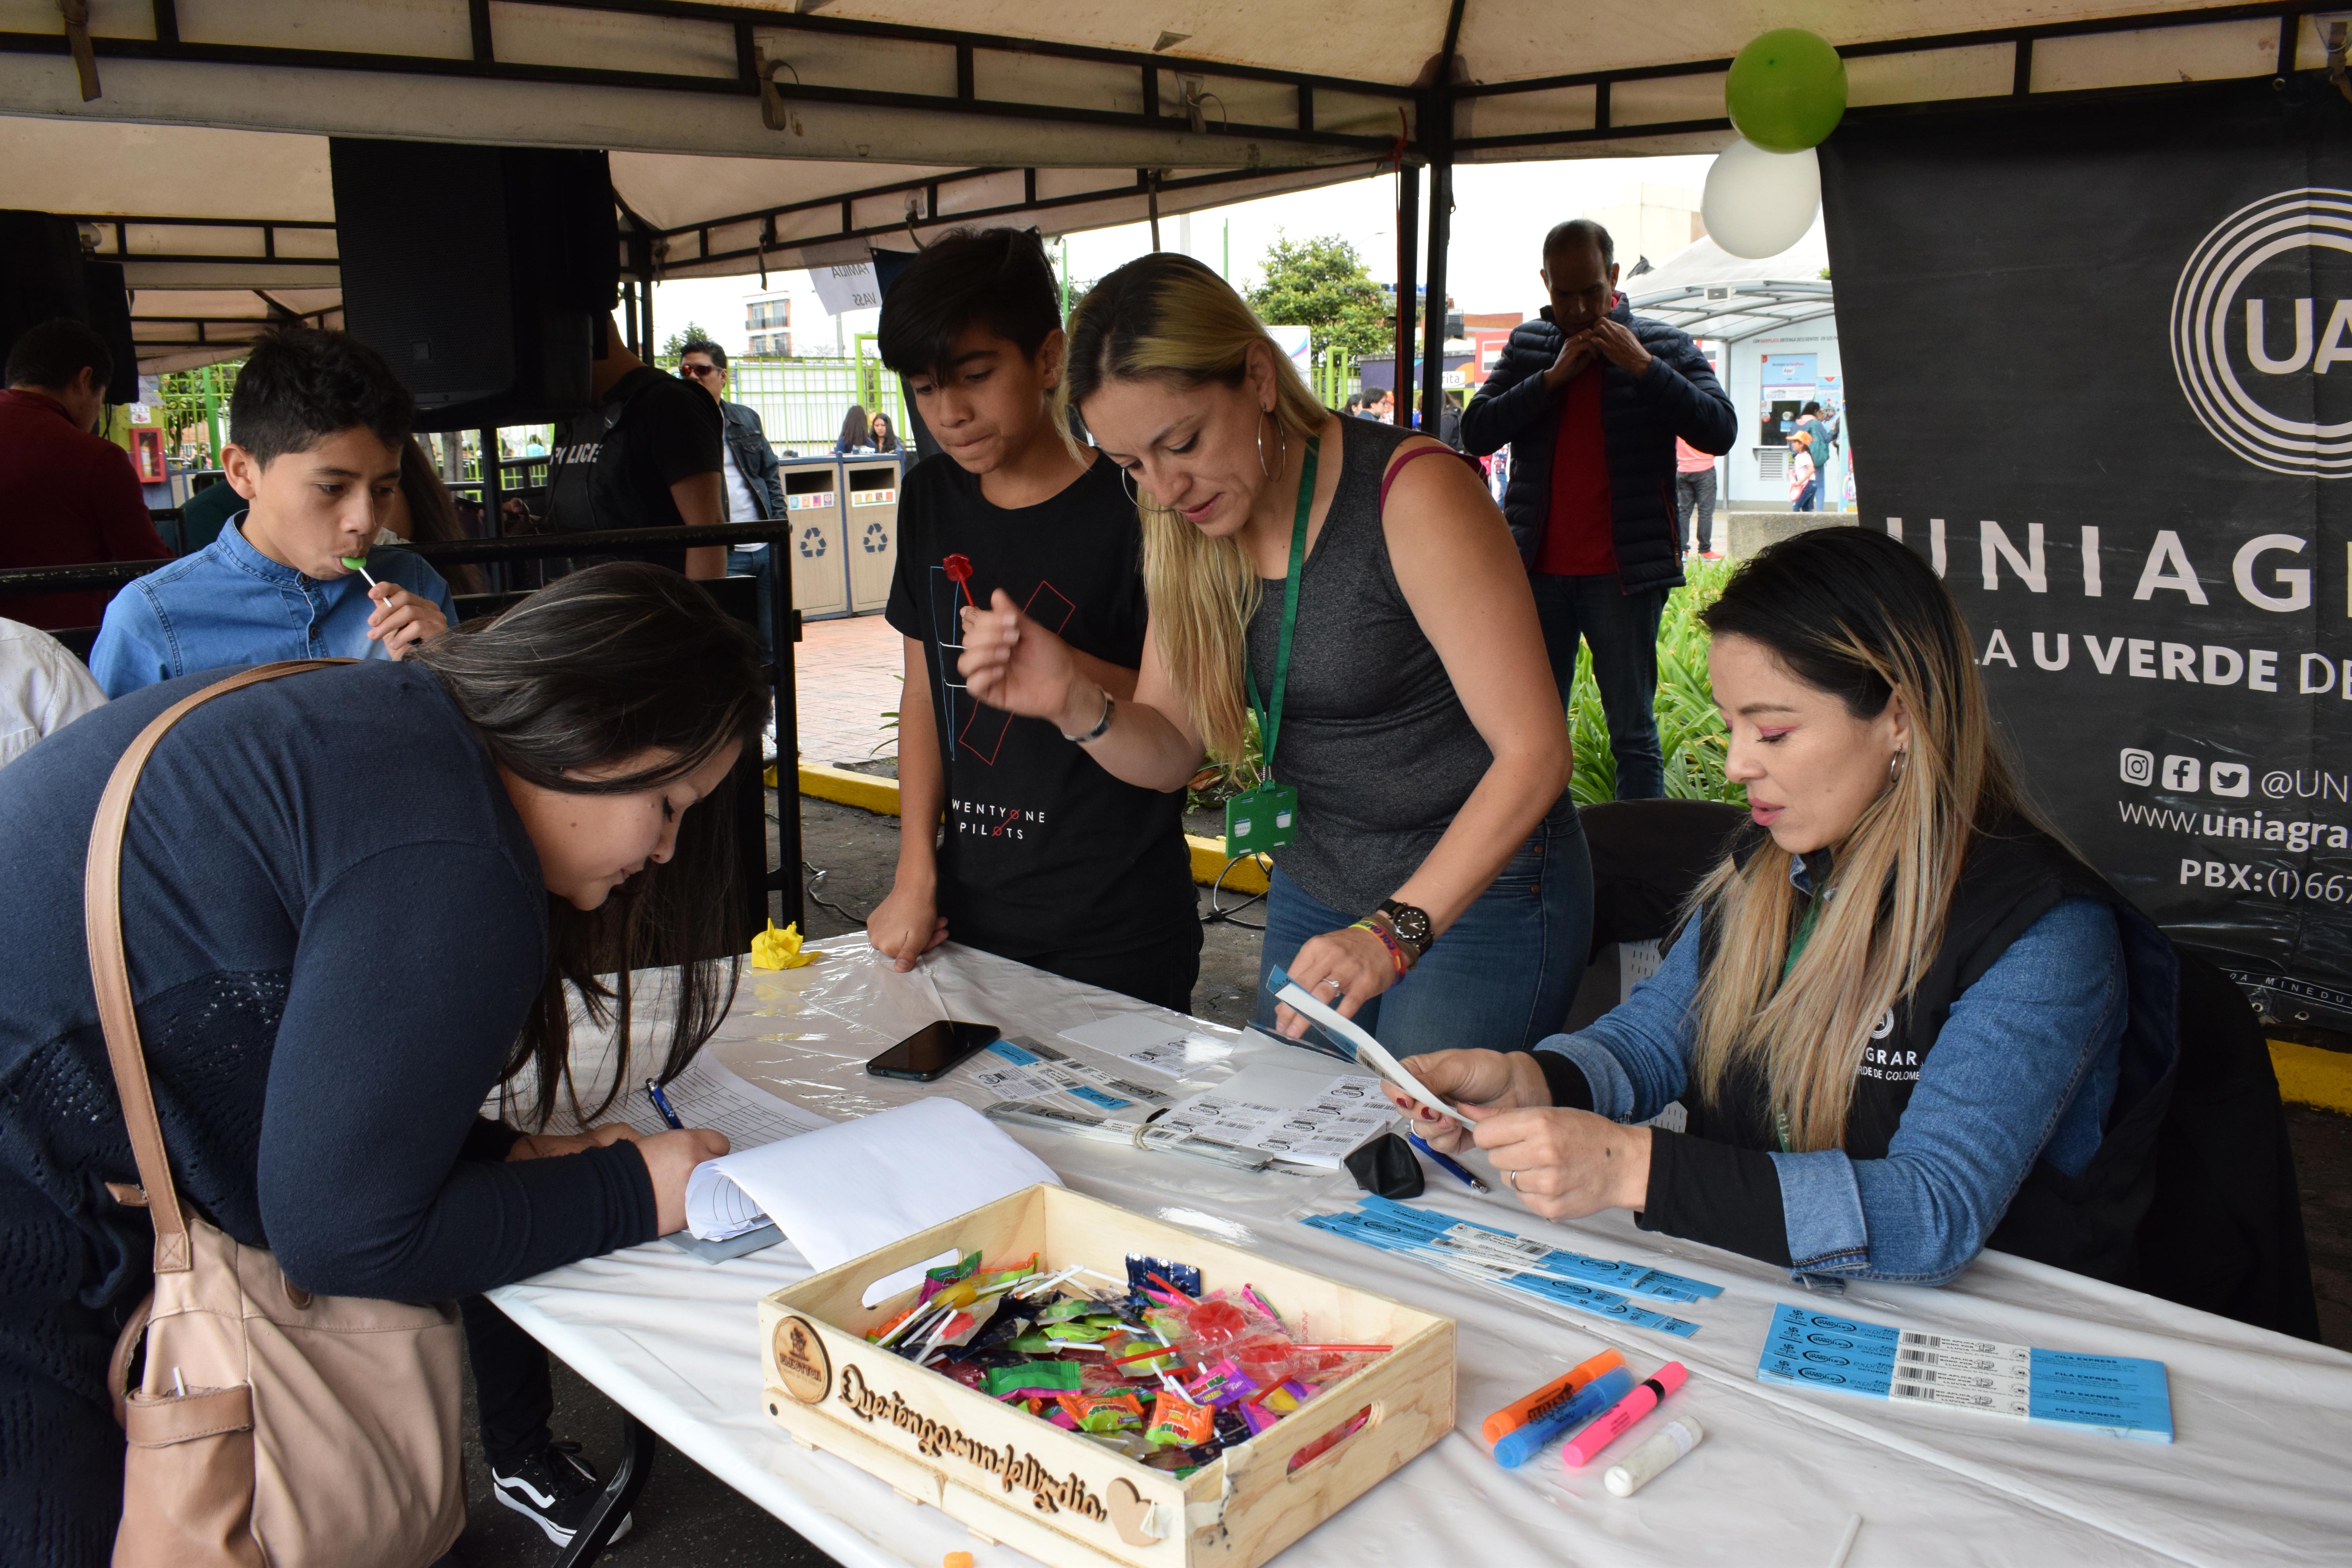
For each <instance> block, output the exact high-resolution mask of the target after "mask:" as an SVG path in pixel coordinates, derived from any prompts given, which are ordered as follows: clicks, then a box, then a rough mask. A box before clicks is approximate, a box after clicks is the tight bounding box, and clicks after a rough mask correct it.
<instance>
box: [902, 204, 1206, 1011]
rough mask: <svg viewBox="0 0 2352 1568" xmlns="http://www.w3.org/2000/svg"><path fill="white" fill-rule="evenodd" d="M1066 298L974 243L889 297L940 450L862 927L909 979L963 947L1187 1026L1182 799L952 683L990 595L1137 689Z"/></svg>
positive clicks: (1114, 694) (1129, 558)
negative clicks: (1128, 779)
mask: <svg viewBox="0 0 2352 1568" xmlns="http://www.w3.org/2000/svg"><path fill="white" fill-rule="evenodd" d="M1058 294H1059V289H1058V286H1057V285H1056V283H1055V279H1054V271H1053V268H1052V266H1051V264H1050V263H1049V262H1047V260H1046V259H1045V247H1044V246H1043V245H1042V244H1040V243H1039V241H1038V238H1037V237H1036V235H1035V234H1034V233H1033V232H1029V231H1026V230H1013V229H988V230H971V229H962V230H957V231H955V232H953V233H950V234H947V235H942V236H941V237H939V238H938V239H936V240H934V241H932V242H931V244H930V245H929V247H926V248H925V249H924V251H923V252H922V254H921V255H920V256H919V257H917V258H915V259H914V260H913V261H911V262H909V263H908V266H907V268H906V270H905V271H904V272H902V273H900V274H899V276H898V279H897V280H896V281H894V282H893V283H892V284H891V286H890V289H889V292H888V293H887V295H885V296H884V298H883V301H882V321H881V329H880V334H879V337H880V342H879V347H880V349H881V353H882V363H885V364H887V365H888V366H889V367H890V368H891V369H892V370H893V371H896V372H897V373H898V374H900V375H902V376H904V377H906V378H907V384H908V389H909V391H910V392H911V394H912V395H913V397H914V399H915V404H916V407H917V408H918V409H919V411H920V413H921V416H922V421H923V424H924V425H925V426H927V427H928V428H929V430H930V432H931V435H932V437H934V438H935V439H936V440H937V441H938V443H939V445H940V448H941V455H940V456H937V457H933V458H928V459H926V460H925V461H923V462H921V463H919V464H917V465H916V466H915V468H913V469H912V470H911V471H910V472H908V475H907V479H906V483H905V487H904V488H903V489H902V490H901V491H900V494H899V501H898V521H899V542H898V574H897V577H896V578H895V580H894V581H893V582H892V584H891V588H890V604H889V609H888V616H889V620H890V624H891V625H892V626H896V627H897V628H898V631H899V633H900V634H901V635H902V636H903V637H905V638H906V669H907V699H906V700H905V701H904V702H903V703H901V704H900V707H899V721H898V722H899V729H898V792H899V802H900V813H899V819H898V820H899V833H898V877H897V879H896V881H895V882H894V883H893V885H892V887H891V889H890V896H889V897H888V898H887V899H885V900H883V901H882V903H881V905H880V906H879V907H878V908H877V909H876V910H875V911H874V914H873V918H872V919H871V920H869V921H867V922H866V931H867V932H868V933H869V934H870V936H871V937H872V939H873V942H874V946H875V948H876V949H877V951H879V952H884V953H887V954H888V955H889V956H890V957H891V958H893V959H895V960H896V961H897V962H898V967H899V968H900V969H902V970H905V969H911V968H912V967H913V966H914V963H915V960H916V959H917V958H919V956H921V955H922V954H923V953H925V952H929V951H930V949H932V948H933V947H935V946H937V945H938V944H939V943H940V942H944V941H946V940H947V939H948V938H949V937H950V936H952V937H954V938H955V940H957V941H958V942H963V943H966V944H967V945H969V946H972V947H978V948H982V949H983V950H985V951H987V952H994V953H999V954H1002V955H1003V956H1004V957H1006V958H1013V959H1018V960H1020V961H1021V962H1022V963H1029V964H1034V966H1036V967H1037V968H1039V969H1044V970H1047V971H1049V972H1051V973H1055V974H1060V975H1064V976H1066V977H1067V978H1069V979H1072V980H1077V981H1081V982H1084V983H1085V984H1091V985H1100V986H1102V987H1104V988H1106V989H1108V990H1112V991H1118V992H1123V993H1125V994H1128V995H1129V996H1134V997H1138V998H1140V999H1141V1000H1143V1001H1146V1002H1154V1003H1158V1004H1159V1005H1161V1006H1164V1007H1172V1008H1174V1009H1176V1010H1177V1011H1179V1012H1183V1011H1186V1010H1188V1009H1189V1007H1190V1005H1191V1002H1192V983H1193V981H1194V980H1195V979H1196V978H1198V976H1199V974H1200V968H1201V925H1200V918H1199V907H1198V903H1197V900H1196V899H1195V896H1194V893H1193V890H1192V857H1191V853H1190V851H1189V850H1188V849H1187V847H1186V846H1185V843H1184V836H1183V826H1182V816H1181V812H1182V808H1183V795H1182V792H1181V791H1179V792H1177V793H1175V794H1162V793H1160V791H1157V790H1149V789H1139V788H1138V787H1136V786H1134V785H1132V784H1122V783H1120V782H1119V781H1118V780H1117V779H1115V778H1113V777H1111V776H1110V775H1109V774H1108V773H1105V772H1104V771H1103V770H1102V769H1101V768H1099V767H1097V766H1096V765H1095V763H1094V761H1093V759H1091V758H1089V757H1087V755H1086V754H1085V753H1084V752H1081V751H1080V750H1079V748H1078V747H1077V745H1076V744H1075V743H1074V742H1073V740H1072V739H1071V738H1069V737H1066V736H1064V735H1062V734H1061V733H1059V732H1058V731H1055V728H1054V726H1053V725H1051V724H1049V723H1047V722H1045V721H1043V720H1039V719H1017V718H1014V717H1013V715H1012V714H1010V713H1007V712H1005V711H1004V710H1002V709H998V708H991V707H987V706H985V705H983V704H982V703H980V702H977V701H975V700H973V699H972V698H971V695H970V694H969V693H968V692H967V691H966V690H965V689H964V687H963V682H962V678H961V676H960V675H959V674H958V673H957V671H956V660H957V658H959V656H960V655H961V650H962V646H963V641H964V635H963V633H964V624H965V619H966V617H968V616H971V615H972V614H973V613H974V611H975V608H976V607H984V606H986V605H987V604H988V603H989V598H990V595H992V593H994V592H996V591H997V590H1000V589H1001V590H1003V592H1005V593H1006V594H1008V595H1011V596H1012V599H1013V603H1014V604H1015V605H1019V606H1020V607H1021V608H1023V609H1024V611H1025V612H1026V613H1027V614H1028V615H1030V616H1033V617H1034V618H1036V619H1038V620H1039V621H1041V622H1043V623H1044V624H1045V626H1048V627H1049V628H1051V629H1052V630H1054V631H1055V633H1056V634H1058V635H1059V636H1060V637H1062V638H1063V640H1065V641H1066V642H1067V643H1068V644H1069V645H1070V646H1071V647H1072V648H1074V649H1075V650H1076V655H1077V658H1078V660H1079V662H1080V664H1081V665H1082V666H1083V668H1084V669H1085V672H1086V674H1087V677H1088V679H1092V680H1094V681H1095V682H1096V683H1097V684H1098V685H1099V686H1101V687H1102V688H1103V689H1104V690H1105V691H1106V692H1108V693H1109V694H1110V696H1111V698H1113V699H1115V700H1118V699H1129V698H1132V697H1133V696H1134V694H1135V677H1136V669H1137V668H1138V667H1139V665H1140V664H1141V662H1142V659H1143V637H1144V624H1145V619H1146V616H1145V609H1144V597H1143V573H1142V549H1143V542H1142V530H1141V526H1140V523H1139V520H1138V518H1137V515H1136V510H1135V503H1134V501H1133V500H1131V499H1130V498H1129V494H1128V491H1127V488H1126V486H1125V485H1124V484H1122V483H1121V482H1120V478H1119V474H1118V468H1117V466H1116V465H1114V464H1112V463H1110V462H1108V460H1106V459H1104V458H1102V457H1101V455H1100V454H1099V453H1097V451H1096V450H1095V449H1094V448H1092V447H1076V448H1073V447H1071V446H1070V445H1069V444H1068V443H1067V442H1066V440H1065V438H1064V437H1063V435H1062V432H1061V430H1060V428H1059V427H1058V426H1056V424H1055V419H1054V416H1053V408H1052V395H1053V391H1054V388H1055V385H1056V384H1058V383H1059V382H1060V381H1061V378H1062V374H1063V353H1064V349H1065V342H1064V339H1063V335H1062V326H1061V320H1060V313H1059V306H1058ZM918 693H923V694H925V695H926V696H928V698H929V700H921V699H920V698H919V697H918V695H917V694H918ZM942 812H944V813H945V816H946V829H945V832H944V834H943V835H942V834H940V833H939V832H938V828H937V825H938V824H939V822H940V816H941V814H942Z"/></svg>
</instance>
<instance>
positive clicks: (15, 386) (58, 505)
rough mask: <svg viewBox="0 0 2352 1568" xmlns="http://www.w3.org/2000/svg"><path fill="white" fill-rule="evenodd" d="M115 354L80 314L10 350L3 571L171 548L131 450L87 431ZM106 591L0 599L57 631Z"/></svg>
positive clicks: (93, 610) (2, 478) (93, 621)
mask: <svg viewBox="0 0 2352 1568" xmlns="http://www.w3.org/2000/svg"><path fill="white" fill-rule="evenodd" d="M113 374H114V356H113V355H112V354H110V353H108V352H107V348H106V342H105V341H104V340H103V339H101V338H100V336H99V335H98V334H97V333H96V332H94V331H90V330H89V328H88V327H86V326H83V325H82V324H81V323H80V322H79V321H66V320H63V319H59V320H57V321H44V322H42V323H41V324H40V325H39V326H37V327H35V328H34V329H33V330H32V331H28V332H26V334H25V335H24V336H23V337H20V338H18V339H17V340H16V346H15V347H13V348H11V349H10V350H9V351H8V390H7V391H5V392H0V569H5V568H13V567H18V566H75V565H80V564H83V563H89V562H98V561H161V560H163V559H165V558H167V557H169V556H170V554H171V553H172V552H171V551H169V550H167V549H166V548H164V545H163V537H162V536H161V535H160V534H158V533H157V532H156V531H155V524H154V521H153V520H152V519H151V518H149V516H148V515H147V498H146V494H145V492H144V491H142V489H140V488H139V475H138V472H137V470H136V469H134V468H131V454H130V453H128V452H125V451H124V450H123V449H122V448H121V447H118V446H116V445H115V444H114V443H113V442H111V441H109V440H106V439H104V438H102V437H98V436H93V435H91V434H90V426H93V425H95V424H97V423H98V416H100V414H101V413H103V412H104V411H105V408H106V384H107V382H108V381H109V380H110V379H111V378H112V376H113ZM110 596H111V595H110V592H108V591H105V590H96V591H85V592H79V593H71V594H36V595H26V596H25V597H22V598H8V599H5V600H0V606H5V610H6V612H7V614H8V616H9V617H10V618H11V619H13V620H18V621H22V622H24V623H25V624H26V625H27V626H39V627H41V628H42V629H43V630H45V631H55V630H58V628H60V627H63V626H96V625H98V623H99V618H100V616H103V615H104V614H105V613H106V601H107V600H108V598H110Z"/></svg>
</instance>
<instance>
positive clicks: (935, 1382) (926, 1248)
mask: <svg viewBox="0 0 2352 1568" xmlns="http://www.w3.org/2000/svg"><path fill="white" fill-rule="evenodd" d="M948 1253H952V1254H953V1255H954V1257H955V1259H956V1261H955V1262H954V1263H952V1264H941V1265H938V1266H935V1267H932V1268H929V1270H928V1272H925V1271H924V1266H925V1265H927V1264H929V1263H931V1261H932V1260H933V1259H936V1258H940V1256H941V1255H943V1254H948ZM910 1271H912V1272H910ZM897 1275H907V1276H908V1277H909V1278H917V1276H919V1278H917V1282H915V1283H910V1284H908V1285H906V1286H905V1287H904V1288H903V1289H898V1290H897V1291H896V1292H895V1293H893V1294H891V1295H889V1296H887V1297H883V1298H879V1299H877V1300H876V1301H875V1302H874V1303H873V1304H871V1305H868V1304H867V1302H866V1296H867V1294H868V1293H869V1291H870V1290H871V1289H872V1288H873V1287H874V1286H875V1285H876V1284H877V1283H879V1282H883V1281H887V1280H888V1279H891V1277H893V1276H897ZM760 1342H761V1366H762V1368H763V1370H764V1374H765V1375H764V1382H765V1394H764V1396H763V1398H762V1401H761V1403H762V1405H763V1406H764V1407H765V1408H766V1410H767V1412H768V1414H769V1415H771V1416H772V1417H773V1418H774V1419H775V1420H776V1421H777V1422H778V1423H779V1424H780V1425H781V1426H783V1427H784V1429H785V1430H786V1431H787V1432H789V1433H791V1435H792V1436H793V1438H794V1439H795V1440H796V1441H798V1442H800V1443H802V1444H803V1445H804V1446H807V1447H816V1448H821V1449H824V1451H826V1452H828V1453H832V1454H835V1455H838V1456H839V1457H841V1458H845V1459H847V1460H848V1461H849V1462H850V1463H852V1464H854V1465H856V1466H857V1467H858V1468H861V1469H863V1470H866V1471H867V1472H868V1473H870V1474H872V1475H875V1476H877V1477H878V1478H880V1479H883V1480H885V1481H887V1482H888V1483H889V1485H890V1486H891V1487H893V1488H894V1489H896V1490H897V1491H898V1493H899V1495H900V1496H902V1497H904V1498H907V1499H908V1500H913V1501H916V1502H921V1503H929V1504H931V1505H932V1506H934V1507H937V1508H940V1509H941V1510H945V1511H946V1512H947V1513H948V1514H949V1515H950V1516H951V1517H953V1518H955V1519H958V1520H961V1521H963V1522H964V1523H965V1524H967V1525H969V1526H970V1527H971V1531H972V1532H973V1533H974V1534H975V1535H978V1536H980V1537H981V1538H982V1539H983V1540H986V1541H990V1542H1000V1541H1001V1542H1004V1543H1006V1544H1008V1545H1012V1546H1015V1547H1018V1548H1020V1549H1021V1550H1022V1551H1024V1552H1028V1553H1029V1554H1030V1555H1032V1556H1034V1557H1036V1558H1039V1559H1040V1560H1042V1561H1044V1562H1046V1563H1056V1564H1064V1563H1097V1562H1108V1563H1129V1564H1134V1565H1136V1568H1194V1565H1215V1568H1255V1564H1257V1563H1264V1562H1265V1561H1266V1560H1267V1559H1268V1558H1270V1557H1272V1556H1273V1555H1274V1554H1275V1553H1276V1552H1280V1551H1281V1550H1282V1549H1283V1548H1284V1547H1286V1546H1287V1545H1289V1544H1290V1543H1291V1542H1294V1541H1296V1540H1297V1539H1298V1538H1299V1537H1300V1536H1302V1535H1304V1534H1306V1533H1307V1531H1310V1530H1312V1529H1314V1528H1315V1526H1317V1525H1318V1524H1320V1523H1321V1522H1322V1521H1324V1520H1326V1519H1328V1518H1329V1517H1330V1516H1331V1515H1332V1514H1333V1513H1336V1512H1337V1511H1339V1510H1340V1509H1341V1508H1344V1507H1345V1506H1347V1504H1348V1503H1349V1502H1350V1501H1351V1500H1354V1499H1355V1498H1357V1497H1359V1496H1360V1495H1361V1494H1362V1493H1364V1492H1365V1491H1367V1490H1369V1489H1370V1488H1371V1487H1373V1486H1375V1485H1377V1484H1378V1483H1379V1482H1380V1481H1381V1479H1382V1478H1384V1477H1386V1476H1387V1475H1388V1474H1390V1472H1391V1471H1393V1470H1395V1469H1396V1468H1399V1467H1400V1466H1402V1464H1404V1462H1405V1461H1406V1460H1408V1459H1410V1458H1412V1457H1413V1456H1414V1455H1415V1454H1418V1453H1420V1452H1421V1451H1422V1450H1423V1448H1426V1447H1429V1446H1430V1445H1431V1444H1432V1443H1434V1442H1436V1441H1437V1439H1438V1438H1440V1437H1442V1436H1444V1435H1445V1434H1446V1433H1447V1432H1449V1431H1451V1430H1452V1429H1453V1426H1454V1322H1453V1320H1451V1319H1448V1318H1440V1317H1433V1316H1432V1315H1430V1314H1429V1313H1426V1312H1421V1311H1416V1310H1413V1309H1412V1308H1410V1307H1406V1306H1403V1305H1402V1304H1401V1303H1398V1302H1395V1301H1391V1300H1387V1299H1386V1298H1385V1297H1381V1296H1375V1295H1372V1294H1371V1293H1370V1292H1369V1291H1364V1290H1359V1289H1354V1288H1352V1287H1350V1286H1346V1285H1341V1284H1338V1283H1336V1282H1334V1281H1332V1280H1329V1279H1323V1278H1321V1277H1319V1276H1318V1275H1313V1274H1308V1273H1307V1272H1305V1271H1303V1270H1301V1269H1297V1268H1288V1267H1286V1266H1285V1265H1283V1264H1279V1263H1276V1262H1273V1261H1271V1260H1269V1259H1267V1258H1264V1257H1261V1256H1259V1255H1257V1254H1255V1253H1251V1252H1245V1251H1243V1250H1242V1249H1240V1248H1238V1247H1229V1246H1226V1245H1223V1244H1222V1243H1218V1242H1213V1241H1208V1240H1204V1239H1202V1237H1198V1236H1195V1235H1193V1234H1192V1233H1191V1232H1189V1231H1184V1230H1179V1229H1177V1228H1176V1227H1174V1226H1167V1225H1162V1224H1160V1223H1158V1222H1157V1221H1154V1220H1150V1219H1146V1218H1144V1217H1143V1216H1141V1215H1134V1214H1129V1213H1128V1212H1127V1211H1126V1210H1124V1209H1121V1208H1118V1207H1116V1206H1114V1205H1110V1204H1106V1203H1103V1202H1100V1201H1098V1200H1097V1199H1094V1198H1089V1197H1085V1196H1082V1195H1080V1194H1076V1193H1074V1192H1070V1191H1068V1190H1067V1189H1066V1188H1063V1187H1056V1186H1048V1185H1039V1186H1035V1187H1031V1188H1029V1189H1027V1190H1026V1191H1024V1192H1019V1193H1015V1194H1013V1195H1012V1196H1010V1197H1006V1198H1003V1199H1000V1200H998V1201H997V1202H995V1203H992V1204H990V1205H987V1206H985V1207H983V1208H979V1209H975V1210H973V1211H972V1212H971V1213H970V1214H968V1215H962V1216H961V1217H960V1218H958V1219H953V1220H950V1221H948V1222H947V1223H945V1224H943V1225H939V1226H932V1227H931V1228H930V1229H929V1230H926V1231H922V1232H920V1233H919V1234H917V1235H914V1236H910V1237H907V1238H906V1239H905V1240H903V1241H900V1242H898V1243H896V1244H895V1245H893V1246H890V1247H883V1248H881V1249H880V1250H878V1251H876V1252H872V1253H869V1254H867V1255H866V1257H864V1258H857V1259H856V1260H854V1261H852V1262H849V1263H845V1264H843V1265H841V1266H840V1267H839V1268H831V1269H827V1270H826V1271H825V1272H824V1273H822V1274H817V1275H814V1276H812V1277H811V1278H809V1279H804V1280H803V1281H801V1282H800V1283H799V1284H797V1285H793V1286H789V1287H787V1288H786V1289H782V1290H779V1291H777V1292H775V1294H773V1295H772V1296H770V1297H768V1298H767V1300H764V1301H762V1302H761V1304H760Z"/></svg>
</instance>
